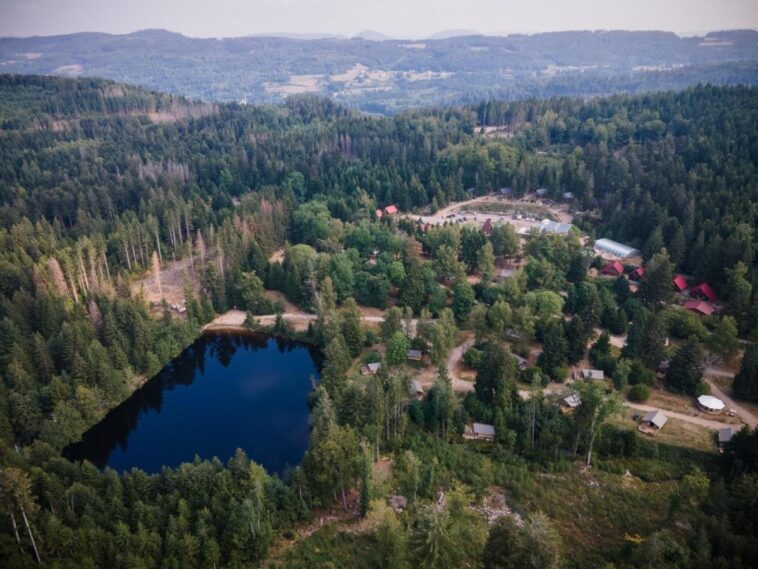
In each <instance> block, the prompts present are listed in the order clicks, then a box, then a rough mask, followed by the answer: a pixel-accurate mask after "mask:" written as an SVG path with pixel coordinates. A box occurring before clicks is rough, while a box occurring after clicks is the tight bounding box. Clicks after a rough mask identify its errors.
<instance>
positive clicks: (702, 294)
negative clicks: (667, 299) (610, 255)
mask: <svg viewBox="0 0 758 569" xmlns="http://www.w3.org/2000/svg"><path fill="white" fill-rule="evenodd" d="M624 273H627V277H628V278H629V280H630V281H633V282H638V281H639V280H640V279H642V277H643V276H644V275H645V267H643V266H637V267H633V268H631V269H630V270H629V271H628V272H627V270H626V268H625V267H624V265H623V264H622V263H621V262H620V261H610V262H608V263H606V264H605V266H603V268H602V269H601V270H600V274H601V275H604V276H609V277H620V276H621V275H623V274H624ZM671 284H672V286H673V288H674V290H675V291H676V292H678V293H680V294H685V295H686V296H687V297H688V300H687V301H686V302H685V303H684V304H683V307H684V308H685V309H687V310H690V311H692V312H696V313H697V314H700V315H705V316H708V315H710V314H713V313H714V312H715V311H716V307H715V306H714V305H713V303H714V302H717V301H718V296H717V295H716V293H715V292H714V290H713V288H711V285H709V284H708V283H707V282H701V283H699V284H696V285H695V286H692V287H690V286H689V285H688V283H687V279H686V278H685V277H684V276H683V275H675V276H674V278H673V279H672V281H671Z"/></svg>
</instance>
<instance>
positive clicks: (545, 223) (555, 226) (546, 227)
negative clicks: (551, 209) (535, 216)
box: [540, 219, 573, 235]
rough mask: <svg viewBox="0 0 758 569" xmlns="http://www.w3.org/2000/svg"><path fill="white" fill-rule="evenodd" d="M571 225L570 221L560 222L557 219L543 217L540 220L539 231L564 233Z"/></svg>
mask: <svg viewBox="0 0 758 569" xmlns="http://www.w3.org/2000/svg"><path fill="white" fill-rule="evenodd" d="M572 227H573V225H571V224H570V223H561V222H559V221H552V220H550V219H543V220H542V221H541V222H540V231H542V232H543V233H556V234H559V235H566V234H567V233H568V232H569V231H571V228H572Z"/></svg>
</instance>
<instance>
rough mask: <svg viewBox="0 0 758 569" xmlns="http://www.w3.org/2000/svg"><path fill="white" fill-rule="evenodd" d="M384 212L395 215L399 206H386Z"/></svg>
mask: <svg viewBox="0 0 758 569" xmlns="http://www.w3.org/2000/svg"><path fill="white" fill-rule="evenodd" d="M384 213H386V214H387V215H395V214H396V213H397V206H396V205H395V204H392V205H388V206H387V207H385V208H384Z"/></svg>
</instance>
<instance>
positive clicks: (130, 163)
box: [0, 75, 758, 569]
mask: <svg viewBox="0 0 758 569" xmlns="http://www.w3.org/2000/svg"><path fill="white" fill-rule="evenodd" d="M483 127H496V129H497V132H498V133H499V136H496V137H494V136H487V135H485V134H483ZM500 188H511V196H512V199H514V200H517V199H519V198H522V197H524V196H527V195H530V194H532V193H533V191H534V190H536V189H537V188H545V189H546V190H547V193H546V195H545V196H543V199H545V200H550V201H552V202H555V203H558V202H561V201H562V200H563V199H564V198H563V196H564V194H566V193H570V195H571V196H572V203H571V206H570V207H571V210H572V211H573V212H574V217H573V223H574V225H575V227H576V229H575V230H572V231H571V232H569V233H568V234H567V235H551V234H547V233H542V234H534V233H533V234H530V235H529V236H528V238H527V239H524V240H523V242H522V240H521V239H520V237H519V235H517V234H516V232H515V230H514V229H513V227H511V226H509V225H499V226H497V227H496V228H495V229H494V230H493V231H492V232H491V233H485V232H483V231H480V230H479V229H478V228H472V227H470V226H467V225H459V224H454V223H452V222H451V223H445V224H442V225H439V226H431V227H430V226H427V225H425V224H424V223H418V222H417V219H418V218H419V216H420V215H421V214H423V215H430V214H434V213H436V212H438V211H439V210H442V209H443V208H446V207H448V206H450V205H451V204H453V203H455V202H459V201H463V200H470V199H471V198H474V197H477V196H484V195H487V194H490V193H491V192H493V191H494V192H497V191H499V190H500ZM393 204H394V205H396V206H397V208H398V210H399V213H398V214H397V215H390V214H387V213H385V214H383V215H377V210H379V211H380V212H381V211H385V212H386V211H387V210H386V209H384V208H386V207H387V206H390V205H393ZM406 214H407V215H406ZM480 215H481V214H480ZM756 226H758V90H756V89H753V88H746V87H712V86H698V87H693V88H689V89H686V90H684V91H680V92H661V93H650V94H645V95H634V96H628V95H616V96H612V97H607V98H598V99H591V100H587V101H582V100H578V99H569V98H553V99H548V100H524V101H516V102H502V101H489V102H484V103H481V104H476V105H471V106H465V107H455V108H431V109H422V110H413V111H406V112H404V113H401V114H398V115H396V116H393V117H376V116H367V115H364V114H361V113H358V112H355V111H352V110H349V109H346V108H344V107H342V106H339V105H338V104H336V103H334V102H333V101H330V100H328V99H323V98H317V97H308V96H298V97H292V98H289V99H288V100H287V101H286V102H285V103H283V104H279V105H262V106H255V105H239V104H235V103H224V104H221V103H218V104H210V103H203V102H196V101H191V100H186V99H183V98H180V97H176V96H171V95H164V94H159V93H152V92H146V91H143V90H141V89H138V88H135V87H130V86H126V85H122V84H117V83H113V82H109V81H104V80H96V79H78V80H70V79H61V78H52V77H38V76H18V75H0V293H1V295H2V296H1V297H0V378H2V381H1V382H0V507H2V511H0V558H1V559H3V560H4V561H3V566H4V567H32V566H36V565H39V566H42V567H144V568H150V567H219V568H220V567H258V566H261V565H265V566H270V567H386V568H394V567H425V568H426V567H428V568H432V567H435V568H437V567H442V568H444V567H449V568H455V567H485V568H499V567H503V568H505V567H509V568H510V567H513V568H521V567H524V568H526V567H529V568H558V567H567V568H568V567H577V568H579V567H602V568H605V569H608V568H612V567H615V568H618V569H623V568H627V567H674V568H682V569H684V568H688V567H693V566H703V565H707V566H709V567H712V568H714V569H717V568H724V569H726V568H749V567H758V513H757V512H758V470H757V468H758V430H752V431H751V430H750V428H749V427H746V428H744V429H743V430H741V431H739V432H737V433H736V434H735V435H734V437H733V438H732V439H731V441H730V442H729V443H728V444H726V446H725V447H724V448H723V449H722V451H723V452H717V450H716V444H715V439H714V440H713V441H710V439H709V440H708V441H706V443H705V447H702V446H701V447H697V446H695V447H693V446H691V445H690V446H688V445H678V444H676V441H672V440H670V439H665V438H662V437H658V438H655V439H653V438H649V437H646V436H645V435H643V434H641V433H638V432H637V431H636V430H635V429H629V428H628V425H626V424H625V423H623V422H622V421H621V420H620V419H618V417H619V416H620V415H621V414H622V413H623V412H624V411H622V406H621V402H622V400H624V399H627V398H628V399H629V400H630V401H641V402H644V401H645V400H646V399H647V398H648V397H649V393H650V392H651V391H656V392H662V393H672V394H684V395H687V396H692V397H694V396H697V395H702V394H704V393H707V392H708V390H709V386H708V384H707V383H706V382H704V381H703V379H702V377H703V374H704V370H705V367H706V366H708V365H712V364H713V362H714V361H716V360H718V361H719V362H725V363H726V364H728V363H729V362H731V365H732V366H733V367H734V369H735V379H734V383H733V385H732V387H731V388H732V390H733V395H734V397H735V398H736V399H738V400H739V401H742V402H744V403H745V404H746V405H750V404H754V403H758V356H756V354H757V353H758V350H756V347H755V343H754V342H755V341H756V340H758V258H757V257H756V245H757V244H758V235H756ZM602 237H605V238H611V239H615V240H617V241H620V242H622V243H625V244H628V245H630V246H632V247H635V248H637V249H639V250H640V252H641V254H642V258H643V259H644V266H645V274H644V276H642V277H641V279H640V282H639V283H638V286H637V283H634V286H631V285H630V280H629V279H628V278H627V277H626V276H623V275H621V276H618V277H617V278H616V277H614V278H606V277H603V276H602V275H600V274H599V270H602V269H603V261H602V259H600V258H599V257H597V255H596V253H595V252H593V250H592V243H593V241H594V240H595V239H599V238H602ZM278 253H279V254H281V262H279V261H278V260H275V258H276V256H277V254H278ZM516 260H517V261H516ZM504 261H508V262H509V263H510V262H511V261H516V262H515V264H513V267H514V270H513V271H511V273H509V275H508V276H507V277H506V278H500V272H499V271H500V267H502V266H504V265H502V264H501V262H504ZM508 266H511V265H510V264H509V265H508ZM170 267H182V269H181V270H180V271H179V274H180V276H179V279H180V280H181V287H182V290H183V299H184V302H185V303H186V312H184V311H182V313H181V314H178V313H177V311H176V310H174V309H173V308H172V307H171V306H169V303H167V302H165V301H164V302H162V303H161V302H156V301H151V300H150V299H149V298H148V296H149V295H148V291H147V290H146V289H145V283H146V282H147V280H148V279H153V282H156V281H157V283H158V287H160V286H161V285H160V279H161V275H163V274H165V273H164V272H163V271H166V270H167V269H168V268H170ZM603 272H604V271H603ZM680 273H681V274H684V275H687V277H688V279H689V280H690V281H691V282H692V283H695V282H703V281H705V282H708V283H710V286H711V287H712V288H713V290H714V291H715V294H717V295H718V298H719V311H718V312H717V313H715V314H711V315H708V316H703V317H699V316H696V315H695V314H694V313H692V312H689V311H686V310H683V309H682V308H681V307H680V306H678V305H677V302H676V300H675V297H674V292H673V290H672V287H671V281H672V278H673V277H674V276H675V275H676V274H680ZM164 278H165V277H164ZM164 286H165V283H164ZM287 304H292V305H294V306H296V307H297V308H298V309H300V310H302V311H304V312H307V313H309V314H313V315H315V316H314V318H313V319H312V320H311V321H309V324H308V326H307V329H300V330H298V329H295V328H294V327H292V326H291V325H290V324H288V323H287V321H286V320H285V319H284V318H283V317H282V312H286V311H287V308H286V305H287ZM235 307H237V308H241V309H243V310H245V311H246V312H247V313H248V320H247V322H248V325H249V326H250V327H252V328H256V327H258V324H256V319H255V316H256V315H274V314H275V315H277V316H276V318H275V324H274V325H273V327H272V328H269V329H268V331H269V332H272V333H276V334H280V335H285V336H292V337H296V338H298V339H301V340H305V341H307V342H309V343H312V344H315V345H317V346H319V347H320V348H321V349H322V351H323V354H324V357H325V361H324V364H323V368H322V370H321V381H320V383H319V385H318V387H316V388H315V390H314V391H313V394H312V397H311V399H310V401H309V404H310V406H311V434H310V445H309V450H308V452H307V453H306V455H305V457H304V458H303V461H302V463H301V464H300V465H299V466H298V467H297V468H294V469H292V470H291V471H289V472H288V473H287V474H286V475H285V476H283V477H281V478H280V477H278V476H272V475H270V474H269V473H267V472H266V471H265V470H264V469H263V468H262V467H260V466H258V465H257V464H255V463H254V462H252V461H251V460H250V459H249V458H248V457H247V456H246V455H245V453H244V452H243V451H238V452H237V454H236V455H235V456H233V457H231V458H228V459H227V458H224V459H223V460H220V459H218V458H216V459H211V457H203V459H201V458H198V459H196V460H195V461H194V462H193V463H187V464H183V465H182V466H180V467H178V468H175V469H171V468H164V469H163V471H162V472H160V473H158V474H146V473H144V472H141V471H139V470H132V471H130V472H126V473H118V472H115V471H114V470H111V469H105V470H102V471H101V470H98V469H97V468H96V467H95V466H93V465H92V464H90V463H88V462H83V463H77V462H71V461H69V460H67V459H65V458H63V456H62V454H61V453H62V451H63V449H64V448H65V447H66V446H67V445H68V444H70V443H73V442H76V441H77V440H79V439H80V438H81V436H82V434H83V433H84V432H85V431H86V430H87V429H88V428H89V427H91V426H93V425H94V424H96V423H97V422H98V421H99V420H100V419H102V418H103V417H104V416H105V415H106V414H107V413H108V411H109V410H111V409H113V408H114V407H116V406H117V405H118V404H119V403H121V402H122V401H124V400H125V399H126V398H127V397H128V396H129V395H130V394H131V393H132V392H133V391H134V390H135V389H137V388H138V387H139V386H140V385H142V383H143V382H144V381H146V380H149V378H151V377H152V376H154V375H155V374H156V373H157V372H158V371H159V370H160V369H161V368H162V367H163V366H164V365H165V364H167V363H168V362H169V361H171V359H172V358H174V357H176V356H177V355H178V354H179V353H180V352H181V351H182V350H183V349H185V348H186V347H187V346H188V345H190V344H191V343H192V342H193V341H194V340H195V339H196V338H197V337H198V336H199V334H200V333H201V328H202V326H203V325H205V324H206V323H208V322H210V321H212V320H213V319H214V318H215V317H216V316H217V315H219V314H223V313H225V312H226V311H228V310H229V309H231V308H235ZM366 307H368V308H369V309H373V310H375V311H381V314H382V315H383V316H382V321H381V323H380V324H377V325H373V326H369V325H367V323H366V322H365V321H364V320H362V314H363V313H362V312H361V311H362V310H363V309H366ZM372 314H373V312H372ZM411 329H413V331H412V332H411ZM622 335H623V336H624V337H625V338H626V341H625V344H624V345H623V347H619V346H616V345H614V344H612V343H611V337H613V338H616V337H619V336H622ZM463 339H466V340H467V341H466V342H465V343H464V346H466V349H465V354H464V355H463V357H462V361H463V363H462V364H461V365H463V366H465V367H466V368H467V369H468V370H469V371H470V372H471V377H472V378H473V382H472V383H473V390H471V391H469V392H468V393H462V392H460V391H459V390H457V389H454V386H455V385H456V383H455V382H454V381H453V378H451V377H450V376H449V369H448V366H446V363H447V362H448V359H449V358H451V357H453V352H454V351H455V350H457V349H459V347H460V344H461V342H462V341H463ZM534 346H539V354H538V355H537V354H536V353H533V352H532V349H533V348H534ZM411 349H414V350H416V349H417V350H420V351H422V352H423V354H424V356H423V357H424V365H425V366H426V367H432V366H433V367H434V370H435V373H434V374H433V377H431V378H430V380H429V384H428V385H425V389H424V393H423V395H422V396H420V397H417V396H416V395H415V394H411V395H409V387H408V386H409V380H411V379H413V376H414V370H418V369H420V367H414V365H416V364H414V363H412V362H411V363H408V362H406V354H407V352H408V350H411ZM513 355H516V356H519V358H522V359H524V361H525V362H527V363H525V364H524V365H523V366H520V365H519V361H520V360H518V359H517V358H513V357H512V356H513ZM530 358H531V359H530ZM583 361H584V362H589V363H588V364H587V365H591V367H593V368H596V369H598V370H602V371H603V372H604V373H605V377H606V379H607V381H605V382H600V383H595V382H592V383H583V382H577V383H576V384H572V385H575V389H576V391H577V395H578V397H579V398H580V400H581V404H580V405H579V406H578V407H577V408H576V409H575V410H574V411H573V412H570V413H563V412H561V409H560V401H558V402H556V400H555V397H552V398H551V393H553V391H552V389H553V387H554V386H556V385H560V384H561V383H563V382H564V381H565V380H566V378H567V376H568V375H569V369H570V368H571V367H572V366H576V365H578V364H579V362H583ZM371 362H381V363H382V366H381V367H380V368H379V371H378V372H377V373H375V374H371V375H365V376H364V375H361V374H360V373H359V371H358V370H359V368H360V367H361V366H362V365H363V364H367V363H371ZM664 362H665V363H666V366H667V370H668V371H667V373H666V380H665V381H664V382H663V383H664V388H661V387H660V382H658V380H657V378H656V373H658V372H660V370H661V366H662V363H664ZM419 365H420V364H419ZM456 381H457V380H456ZM524 389H531V390H533V392H532V395H531V397H526V398H525V397H523V395H522V394H521V391H523V390H524ZM627 411H628V409H627ZM627 418H628V417H627ZM472 422H475V423H484V424H487V425H493V426H494V433H495V434H494V435H493V440H492V441H479V440H473V441H472V440H471V439H469V438H466V437H464V435H466V434H467V433H468V426H469V425H470V424H471V423H472ZM673 423H675V421H672V424H673ZM709 432H710V431H709ZM711 434H713V436H714V437H715V434H714V433H711ZM708 436H710V435H706V437H708ZM708 445H710V446H711V447H713V448H709V447H708ZM388 464H389V465H390V466H389V467H387V465H388ZM388 496H394V497H400V496H401V497H402V498H403V505H402V507H397V501H394V502H393V501H392V500H390V502H389V503H388V500H387V498H388ZM501 497H504V498H503V499H504V500H506V501H507V503H508V506H509V509H508V514H507V515H502V516H499V517H498V519H497V520H494V521H493V519H491V517H490V510H491V509H492V508H491V507H490V506H491V504H492V502H493V500H495V501H496V499H500V498H501ZM388 504H389V505H388ZM482 504H484V505H482ZM488 504H490V506H488ZM324 520H327V523H324ZM330 520H331V522H330ZM304 528H307V529H309V530H312V531H306V529H304ZM346 528H347V529H346Z"/></svg>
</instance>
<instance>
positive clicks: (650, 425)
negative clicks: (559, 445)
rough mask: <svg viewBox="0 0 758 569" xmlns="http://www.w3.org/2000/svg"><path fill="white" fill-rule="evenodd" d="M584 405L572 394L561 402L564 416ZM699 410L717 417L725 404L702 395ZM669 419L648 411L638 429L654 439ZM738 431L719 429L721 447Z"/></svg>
mask: <svg viewBox="0 0 758 569" xmlns="http://www.w3.org/2000/svg"><path fill="white" fill-rule="evenodd" d="M581 404H582V399H581V398H580V397H579V395H578V394H576V393H572V394H571V395H569V396H568V397H565V398H564V399H563V401H562V402H561V412H563V413H564V414H568V413H573V412H574V410H576V408H577V407H579V406H580V405H581ZM697 406H698V409H700V410H701V411H703V412H705V413H708V414H710V415H717V414H719V413H721V412H722V411H723V409H724V402H723V401H721V399H718V398H717V397H712V396H711V395H701V396H700V397H698V399H697ZM668 420H669V419H668V417H667V416H666V414H665V413H664V412H663V411H660V410H653V411H648V412H647V413H645V415H644V416H643V417H642V419H641V420H640V424H639V427H637V429H638V430H639V431H640V432H641V433H644V434H646V435H649V436H651V437H654V436H655V435H657V434H658V431H660V430H661V429H662V428H663V426H664V425H665V424H666V422H667V421H668ZM736 432H737V431H736V430H735V429H734V428H733V427H724V428H723V429H719V432H718V443H719V446H723V445H725V444H726V443H728V442H729V441H730V440H731V439H732V437H733V436H734V434H735V433H736Z"/></svg>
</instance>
